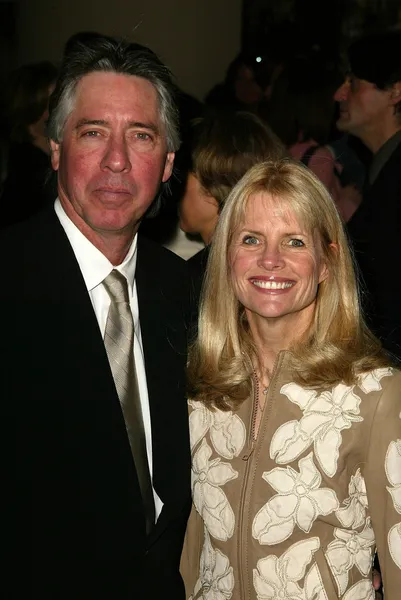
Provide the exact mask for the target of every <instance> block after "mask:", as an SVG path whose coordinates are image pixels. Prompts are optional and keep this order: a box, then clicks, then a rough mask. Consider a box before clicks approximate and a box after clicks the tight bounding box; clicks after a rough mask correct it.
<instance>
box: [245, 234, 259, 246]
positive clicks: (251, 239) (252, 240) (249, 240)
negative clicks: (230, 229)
mask: <svg viewBox="0 0 401 600" xmlns="http://www.w3.org/2000/svg"><path fill="white" fill-rule="evenodd" d="M242 243H243V244H247V245H248V246H256V244H258V243H259V240H258V238H256V237H255V236H254V235H246V236H245V237H244V238H243V240H242Z"/></svg>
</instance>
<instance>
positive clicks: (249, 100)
mask: <svg viewBox="0 0 401 600" xmlns="http://www.w3.org/2000/svg"><path fill="white" fill-rule="evenodd" d="M234 88H235V96H236V98H237V100H239V101H240V102H242V103H243V104H246V105H248V106H254V105H256V104H259V102H260V101H261V100H262V97H263V90H262V88H261V87H260V85H259V84H258V83H257V82H256V80H255V74H254V73H253V71H252V69H250V68H249V67H247V66H246V65H241V66H240V68H239V69H238V73H237V77H236V79H235V83H234Z"/></svg>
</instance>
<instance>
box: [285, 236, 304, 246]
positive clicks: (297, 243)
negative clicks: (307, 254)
mask: <svg viewBox="0 0 401 600" xmlns="http://www.w3.org/2000/svg"><path fill="white" fill-rule="evenodd" d="M288 244H289V245H290V246H294V247H295V248H302V247H303V246H305V244H304V243H303V241H302V240H299V239H297V238H292V239H291V240H290V241H289V242H288Z"/></svg>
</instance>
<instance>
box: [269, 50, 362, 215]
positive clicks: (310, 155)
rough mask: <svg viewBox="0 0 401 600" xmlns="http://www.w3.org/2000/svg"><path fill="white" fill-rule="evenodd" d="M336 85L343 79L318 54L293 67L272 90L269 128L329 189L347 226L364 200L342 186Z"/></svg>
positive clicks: (296, 61)
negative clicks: (334, 145) (335, 145)
mask: <svg viewBox="0 0 401 600" xmlns="http://www.w3.org/2000/svg"><path fill="white" fill-rule="evenodd" d="M337 82H338V75H337V74H336V72H335V71H334V70H333V68H329V66H328V65H327V64H326V61H325V59H324V57H323V56H322V55H321V54H320V53H319V52H318V51H310V52H309V54H307V55H306V56H301V57H298V58H294V59H293V60H292V61H289V62H288V64H287V65H286V67H285V68H284V70H283V71H282V73H281V74H280V75H279V77H278V79H277V81H276V84H275V87H274V89H273V94H272V98H271V103H270V110H269V124H270V125H271V127H272V128H273V130H274V131H275V133H277V135H278V136H279V137H280V139H281V140H282V141H283V142H284V143H285V145H286V146H287V148H288V151H289V153H290V155H291V156H292V157H293V158H294V159H296V160H299V161H301V162H303V163H304V164H305V165H306V166H307V167H309V168H310V169H311V170H312V171H313V172H314V173H315V175H317V177H318V178H319V179H320V181H321V182H322V183H324V185H325V186H326V188H327V189H328V191H329V192H330V194H331V196H332V197H333V199H334V201H335V203H336V205H337V209H338V211H339V213H340V215H341V217H342V219H343V220H344V221H345V222H346V221H348V220H349V219H350V218H351V216H352V214H353V213H354V211H355V210H356V208H357V207H358V205H359V203H360V201H361V195H360V193H359V192H358V190H357V188H356V186H355V185H353V184H348V185H346V186H344V185H342V180H341V173H342V166H341V164H340V163H339V162H338V161H337V160H336V158H335V156H334V154H333V151H332V149H331V148H330V146H329V142H330V140H331V137H332V127H333V124H334V115H335V103H334V100H333V93H334V90H335V88H336V83H337Z"/></svg>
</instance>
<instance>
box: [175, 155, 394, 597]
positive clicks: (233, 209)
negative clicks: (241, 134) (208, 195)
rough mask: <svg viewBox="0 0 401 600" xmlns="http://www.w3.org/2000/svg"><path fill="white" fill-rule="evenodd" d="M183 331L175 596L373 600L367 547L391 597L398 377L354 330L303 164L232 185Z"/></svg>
mask: <svg viewBox="0 0 401 600" xmlns="http://www.w3.org/2000/svg"><path fill="white" fill-rule="evenodd" d="M222 299H224V301H222ZM198 326H199V331H198V338H197V340H196V341H195V343H194V344H193V346H192V348H191V350H190V360H189V382H190V388H191V397H190V401H189V405H190V431H191V447H192V461H193V467H192V492H193V502H194V508H193V511H192V514H191V517H190V522H189V526H188V532H187V538H186V544H185V548H184V553H183V558H182V573H183V576H184V579H185V583H186V589H187V597H191V598H192V599H193V600H195V599H198V598H204V599H208V600H209V599H213V600H225V599H230V598H231V599H232V600H254V599H255V600H256V599H258V600H267V599H269V600H273V599H274V600H279V599H283V600H286V599H288V600H334V599H338V598H342V600H357V599H358V600H365V599H369V600H373V598H374V590H373V587H372V583H371V565H372V558H373V555H374V552H375V548H376V547H377V549H378V554H379V559H380V563H381V567H382V577H383V581H384V589H385V594H386V600H396V599H398V598H399V590H400V586H401V517H400V512H401V500H400V485H401V447H400V444H401V442H400V438H401V387H400V386H401V374H400V373H399V372H398V371H397V370H395V369H393V368H391V366H390V363H389V361H388V359H387V358H386V356H385V355H384V354H383V352H382V350H381V348H380V345H379V342H378V341H377V340H376V339H375V338H374V337H373V335H372V334H371V333H370V332H369V331H368V329H367V328H366V326H365V324H364V321H363V317H362V315H361V312H360V308H359V300H358V292H357V285H356V281H355V275H354V271H353V265H352V260H351V256H350V251H349V248H348V244H347V241H346V238H345V235H344V231H343V227H342V224H341V220H340V218H339V215H338V213H337V211H336V209H335V206H334V204H333V202H332V200H331V198H330V196H329V194H328V192H327V190H326V188H325V187H324V186H323V184H322V183H321V182H319V180H318V179H317V178H316V176H315V175H314V174H313V173H311V172H310V171H308V170H307V169H306V168H305V167H303V166H302V165H299V164H297V163H294V162H292V161H289V160H281V161H278V162H269V163H265V164H261V165H257V166H255V167H253V168H252V169H251V170H250V171H249V172H248V173H247V174H246V175H245V176H244V177H243V179H242V180H241V181H240V182H239V183H238V185H237V186H236V187H235V188H234V189H233V191H232V193H231V194H230V196H229V198H228V199H227V201H226V203H225V206H224V208H223V211H222V213H221V216H220V220H219V223H218V226H217V229H216V231H215V234H214V238H213V244H212V249H211V253H210V257H209V263H208V268H207V273H206V280H205V288H204V291H203V297H202V302H201V309H200V317H199V325H198Z"/></svg>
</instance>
